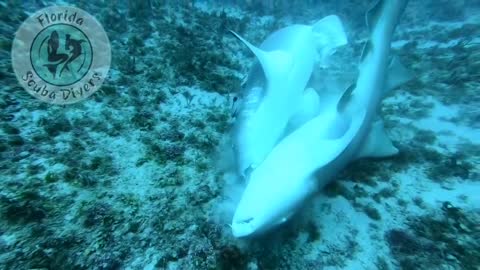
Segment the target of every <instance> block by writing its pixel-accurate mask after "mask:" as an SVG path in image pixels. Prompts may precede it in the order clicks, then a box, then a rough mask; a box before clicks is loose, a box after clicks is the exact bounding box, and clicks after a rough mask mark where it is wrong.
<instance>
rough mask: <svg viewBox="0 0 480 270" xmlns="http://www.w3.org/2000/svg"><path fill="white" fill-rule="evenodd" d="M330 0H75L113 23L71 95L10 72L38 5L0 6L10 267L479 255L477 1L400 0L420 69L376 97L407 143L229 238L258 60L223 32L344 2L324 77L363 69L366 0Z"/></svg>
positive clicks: (1, 210)
mask: <svg viewBox="0 0 480 270" xmlns="http://www.w3.org/2000/svg"><path fill="white" fill-rule="evenodd" d="M327 2H328V3H326V4H325V6H324V7H323V8H321V9H320V8H316V9H312V8H310V7H309V6H308V5H305V4H303V5H302V4H301V3H295V4H292V5H295V8H290V10H291V13H285V12H281V11H278V10H277V11H275V12H270V11H269V10H267V11H265V12H258V11H254V10H255V7H253V8H239V7H236V6H226V7H221V6H219V5H210V6H209V5H206V4H198V3H197V4H196V5H195V6H193V7H192V6H189V5H188V4H187V5H183V6H182V5H180V4H178V3H176V4H175V5H172V6H168V5H162V4H160V3H159V2H153V3H154V6H153V8H149V7H144V6H143V5H142V4H141V3H140V2H138V3H136V4H131V5H130V7H128V6H127V5H126V4H124V5H115V4H105V3H103V4H102V3H100V2H99V3H96V4H86V3H80V4H77V5H78V7H81V8H83V9H85V10H87V11H88V12H90V13H91V14H93V15H95V16H96V17H97V19H98V20H99V21H100V22H101V23H102V24H103V25H104V27H105V28H106V30H107V33H108V35H109V39H110V41H111V45H112V67H111V70H110V75H109V77H108V78H107V80H106V82H105V84H104V86H103V87H102V89H101V90H100V91H98V92H97V93H96V94H95V95H94V96H92V97H90V98H89V99H87V100H85V101H83V102H80V103H77V104H73V105H67V106H55V105H49V104H45V103H42V102H40V101H38V100H36V99H34V98H33V97H31V96H30V95H28V94H27V93H26V92H25V91H24V90H23V89H21V88H20V87H19V86H18V83H17V81H16V79H15V76H14V75H13V72H12V69H11V63H10V46H11V40H12V37H13V34H14V32H15V30H16V28H17V27H18V26H19V25H20V23H21V21H23V19H25V16H26V15H27V14H26V13H25V12H33V11H35V10H36V9H37V8H40V6H37V7H34V6H28V7H25V8H24V7H21V6H15V5H7V4H5V3H1V4H0V13H1V22H2V23H1V24H0V47H1V48H0V56H1V58H0V82H1V83H0V88H1V91H0V95H1V99H0V109H1V113H0V117H1V128H0V157H1V159H0V269H382V270H383V269H472V270H478V269H480V240H479V239H480V170H479V159H480V132H479V128H480V122H479V121H480V109H479V108H480V97H479V89H480V88H479V87H480V75H479V74H480V73H479V72H480V38H479V33H480V8H479V7H480V5H478V4H476V3H475V2H474V1H471V2H468V3H467V1H465V3H463V2H462V1H437V2H435V1H410V4H409V6H408V7H407V10H406V13H405V14H404V16H403V18H402V21H401V23H400V25H399V26H398V29H397V32H396V34H395V37H394V40H395V41H394V42H393V44H392V47H393V53H394V54H396V55H398V56H399V57H400V59H401V60H402V61H403V62H404V64H405V65H406V66H407V67H408V68H409V69H411V70H412V71H413V72H414V73H415V75H416V78H415V80H413V81H412V82H409V83H408V84H406V85H403V86H401V87H400V88H399V89H397V90H395V91H393V92H392V93H390V94H389V95H388V96H387V97H386V98H385V101H384V103H383V105H382V110H381V116H382V117H383V118H384V120H385V126H386V129H387V132H388V134H389V135H390V137H391V138H392V140H393V142H394V144H395V145H396V146H397V147H398V148H399V149H400V154H399V155H397V156H395V157H392V158H388V159H380V160H360V161H357V162H355V163H353V164H351V165H350V166H349V167H348V168H346V169H345V170H344V172H342V173H341V174H340V175H339V176H338V177H337V179H336V180H335V181H334V182H333V183H332V184H331V185H329V186H328V187H327V188H326V189H325V190H323V191H321V192H319V194H318V195H317V196H316V197H315V198H314V199H313V200H312V201H310V202H308V203H307V204H306V205H305V207H304V209H302V211H300V213H299V214H298V215H296V216H294V217H293V219H292V220H291V221H290V222H288V223H287V224H285V225H284V226H282V227H280V228H278V229H276V230H275V231H274V232H272V233H270V234H268V235H265V236H263V237H260V238H257V239H249V240H238V239H235V238H233V236H232V235H231V231H230V228H229V227H228V225H227V224H228V223H229V222H230V219H231V217H232V214H233V210H234V206H235V202H236V201H237V200H238V196H239V193H240V192H241V191H242V183H238V182H235V180H234V179H232V178H234V177H232V172H231V170H232V166H231V158H232V157H231V154H230V153H228V151H227V150H226V149H228V147H227V146H228V145H229V141H228V140H229V137H230V133H229V132H230V130H231V127H232V123H233V119H232V118H231V116H230V114H231V105H232V104H231V103H232V98H233V96H234V95H235V94H236V91H237V89H238V88H239V85H240V82H241V80H242V77H243V76H244V74H246V73H247V71H248V68H249V66H250V65H251V64H252V62H253V60H254V59H253V57H252V55H251V54H250V53H249V52H248V50H247V49H245V48H244V47H243V45H241V44H239V43H238V42H237V41H236V40H235V39H234V38H233V37H232V36H231V35H229V34H228V33H227V30H228V29H233V30H235V31H237V32H239V33H240V34H242V35H244V37H245V38H246V39H248V40H250V41H252V43H254V44H259V43H260V42H261V41H262V39H263V38H265V37H266V35H268V33H270V32H272V31H273V30H275V29H278V28H280V27H283V26H286V25H289V24H291V23H312V22H314V21H315V20H316V19H320V18H321V17H323V16H325V15H328V14H331V13H336V14H338V15H339V16H341V17H342V20H343V21H344V23H345V26H346V28H347V31H348V37H349V42H350V43H349V45H348V46H346V47H345V48H342V49H340V50H339V51H338V53H337V54H336V55H335V56H334V57H333V60H332V61H331V62H330V64H331V66H330V67H329V69H328V78H329V79H332V80H334V79H338V78H341V80H344V81H348V80H353V79H354V78H355V77H354V75H355V73H356V66H355V63H356V62H358V55H359V54H360V51H361V48H362V42H363V41H364V40H365V39H366V38H367V32H366V29H365V26H364V24H363V13H364V10H365V6H362V5H358V4H357V5H355V4H354V3H356V2H348V1H347V2H348V3H350V4H348V3H346V2H345V1H331V2H330V1H327ZM343 2H345V3H343ZM357 2H358V1H357ZM360 2H361V1H360ZM303 3H305V2H303ZM46 4H48V2H46ZM63 4H65V3H63ZM265 13H267V15H266V14H265ZM272 14H273V16H272ZM326 74H327V72H326V71H325V70H321V69H320V68H318V69H317V70H316V76H318V78H320V80H321V78H324V77H326Z"/></svg>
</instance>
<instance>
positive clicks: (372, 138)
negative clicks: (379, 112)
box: [357, 119, 398, 158]
mask: <svg viewBox="0 0 480 270" xmlns="http://www.w3.org/2000/svg"><path fill="white" fill-rule="evenodd" d="M397 153H398V149H397V148H396V147H395V146H393V144H392V141H391V140H390V139H389V138H388V136H387V134H386V133H385V129H384V126H383V121H382V120H380V119H378V120H376V121H375V122H373V123H372V126H371V128H370V132H369V133H368V135H367V137H366V138H365V141H364V142H363V145H362V147H361V149H360V151H359V152H358V154H357V158H362V157H388V156H392V155H395V154H397Z"/></svg>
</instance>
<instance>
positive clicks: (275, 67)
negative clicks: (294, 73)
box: [230, 31, 292, 82]
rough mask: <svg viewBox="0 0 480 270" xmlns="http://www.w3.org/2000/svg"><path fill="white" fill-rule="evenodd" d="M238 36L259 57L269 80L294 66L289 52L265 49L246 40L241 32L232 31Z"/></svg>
mask: <svg viewBox="0 0 480 270" xmlns="http://www.w3.org/2000/svg"><path fill="white" fill-rule="evenodd" d="M230 32H231V33H232V34H233V35H234V36H235V37H236V38H238V39H239V40H240V41H241V42H242V43H243V44H245V45H246V46H247V47H248V48H249V49H250V50H251V51H252V52H253V53H254V54H255V56H256V57H257V59H258V62H260V65H261V66H262V68H263V72H264V73H265V77H266V78H267V81H268V82H271V81H272V80H274V79H275V78H277V77H278V76H282V75H283V74H285V73H286V72H287V71H288V70H289V69H290V68H291V66H292V57H291V55H290V54H289V53H287V52H284V51H281V50H275V51H269V52H267V51H263V50H261V49H259V48H257V47H255V46H253V45H252V44H251V43H250V42H248V41H246V40H245V39H244V38H242V37H241V36H240V35H239V34H237V33H235V32H234V31H230Z"/></svg>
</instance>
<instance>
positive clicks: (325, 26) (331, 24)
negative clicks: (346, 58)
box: [312, 15, 348, 61]
mask: <svg viewBox="0 0 480 270" xmlns="http://www.w3.org/2000/svg"><path fill="white" fill-rule="evenodd" d="M312 30H313V35H314V37H315V42H316V46H317V49H319V53H320V59H321V60H322V61H323V60H324V59H325V58H326V57H327V56H329V55H330V54H332V53H334V52H335V48H337V47H340V46H343V45H346V44H347V43H348V42H347V35H346V33H345V29H344V28H343V24H342V21H341V20H340V18H338V16H336V15H330V16H327V17H325V18H323V19H321V20H320V21H318V22H316V23H315V24H314V25H313V26H312Z"/></svg>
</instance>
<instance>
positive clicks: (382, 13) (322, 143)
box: [231, 0, 412, 237]
mask: <svg viewBox="0 0 480 270" xmlns="http://www.w3.org/2000/svg"><path fill="white" fill-rule="evenodd" d="M407 2H408V0H379V1H376V2H375V3H374V5H373V6H372V7H371V8H370V9H369V10H368V11H367V13H366V23H367V27H368V30H369V33H370V37H369V40H368V41H367V42H366V44H365V46H364V49H363V52H362V55H361V58H360V64H359V74H358V77H357V80H356V82H355V83H353V84H352V85H351V86H350V87H348V88H347V89H346V90H345V91H344V92H343V93H342V94H341V95H338V96H337V97H336V98H333V99H330V100H329V101H330V103H329V104H326V105H322V106H325V107H324V108H322V109H321V111H320V112H319V113H317V115H315V116H313V117H312V118H311V119H309V120H307V121H306V122H305V119H304V120H301V121H300V122H305V123H303V124H301V126H300V127H298V128H296V129H295V130H294V131H292V132H291V133H290V134H289V135H287V136H286V137H284V138H283V139H282V140H281V141H280V142H278V144H277V145H276V146H275V147H274V148H273V149H272V151H271V152H270V153H269V154H268V155H267V157H266V158H265V160H264V161H263V162H262V163H261V164H260V165H259V166H258V167H257V168H255V169H254V170H253V171H252V172H251V174H250V181H249V182H248V183H247V186H246V188H245V190H244V192H243V194H242V196H241V199H240V202H239V204H238V206H237V209H236V211H235V213H234V216H233V219H232V224H231V228H232V233H233V235H234V236H235V237H247V236H252V235H258V234H260V233H262V232H265V231H268V230H270V229H272V228H274V227H276V226H277V225H279V224H282V223H284V222H285V221H287V220H288V219H289V218H290V217H291V216H292V215H294V214H295V213H296V211H298V209H299V208H300V207H301V206H302V205H303V204H304V203H305V202H306V201H307V200H308V199H309V198H311V197H312V196H313V195H314V194H315V193H316V192H317V191H318V190H319V189H321V188H322V187H324V186H325V185H326V184H328V183H329V182H330V181H332V180H333V179H334V177H335V175H336V174H338V172H339V171H340V170H342V169H343V168H345V166H346V165H347V164H348V163H349V162H351V161H353V160H356V159H359V158H363V157H387V156H391V155H395V154H397V153H398V149H397V148H396V147H395V146H394V145H393V144H392V142H391V140H390V139H389V138H388V136H387V134H386V133H385V130H384V127H383V122H382V120H381V118H380V117H379V115H378V111H379V107H380V104H381V101H382V99H383V97H384V96H385V94H386V92H387V91H389V90H390V89H393V88H396V87H397V86H399V85H401V84H402V83H405V82H407V81H408V80H410V79H411V78H412V74H411V73H410V72H409V71H408V70H407V69H406V68H404V67H403V66H402V65H401V63H400V62H399V61H398V59H397V58H395V57H391V55H390V44H391V40H392V35H393V33H394V30H395V28H396V25H397V24H398V21H399V18H400V16H401V14H402V13H403V10H404V9H405V6H406V5H407ZM316 93H317V92H315V91H314V92H311V93H310V94H309V96H310V100H312V99H313V101H311V102H310V104H318V100H319V99H320V100H321V99H322V94H321V93H318V96H316V95H315V94H316ZM315 100H317V101H315ZM308 117H309V116H308V113H306V114H305V116H304V117H303V118H308Z"/></svg>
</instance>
